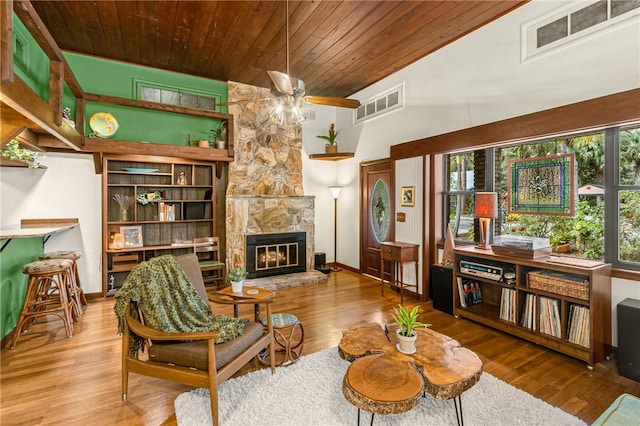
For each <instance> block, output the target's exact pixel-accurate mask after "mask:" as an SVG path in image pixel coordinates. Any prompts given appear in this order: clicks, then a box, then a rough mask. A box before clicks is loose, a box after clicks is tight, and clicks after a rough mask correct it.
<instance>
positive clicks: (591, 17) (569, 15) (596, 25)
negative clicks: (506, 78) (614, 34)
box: [522, 0, 640, 62]
mask: <svg viewBox="0 0 640 426" xmlns="http://www.w3.org/2000/svg"><path fill="white" fill-rule="evenodd" d="M638 15H640V0H598V1H592V2H589V3H585V2H584V1H576V2H572V3H571V4H570V5H568V6H564V7H563V8H561V9H557V10H555V11H553V12H551V13H549V14H547V15H545V16H543V17H541V18H539V19H536V20H535V21H533V22H530V23H529V24H526V25H524V26H523V27H522V32H523V34H522V40H523V46H522V53H523V54H522V60H523V62H524V61H525V60H527V59H529V58H531V57H534V56H536V55H538V54H540V53H544V52H548V51H551V50H554V49H556V48H558V47H560V46H564V45H567V44H569V43H571V42H573V41H575V40H577V39H579V38H581V37H584V36H587V35H590V34H593V33H595V32H597V31H601V30H604V29H606V28H610V27H611V26H612V25H614V24H616V23H619V22H622V21H624V20H627V19H630V18H632V17H634V16H638Z"/></svg>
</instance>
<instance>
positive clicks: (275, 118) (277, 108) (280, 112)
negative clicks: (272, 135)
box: [269, 102, 285, 126]
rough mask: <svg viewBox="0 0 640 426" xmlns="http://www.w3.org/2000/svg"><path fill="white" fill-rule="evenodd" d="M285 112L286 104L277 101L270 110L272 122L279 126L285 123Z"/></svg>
mask: <svg viewBox="0 0 640 426" xmlns="http://www.w3.org/2000/svg"><path fill="white" fill-rule="evenodd" d="M284 112H285V111H284V105H282V102H277V103H276V104H275V105H274V106H273V107H272V108H271V111H270V112H269V118H270V119H271V122H272V123H274V124H277V125H278V126H282V125H283V124H284Z"/></svg>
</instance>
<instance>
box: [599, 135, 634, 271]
mask: <svg viewBox="0 0 640 426" xmlns="http://www.w3.org/2000/svg"><path fill="white" fill-rule="evenodd" d="M612 133H613V134H612V139H613V143H612V147H613V151H614V155H615V159H616V160H617V161H616V162H615V163H614V162H612V163H613V164H612V169H614V170H618V171H619V173H614V174H613V175H614V182H613V184H612V186H613V188H614V189H613V191H612V192H613V196H614V197H613V199H614V200H615V201H614V202H616V203H617V207H618V208H617V209H616V210H612V212H611V215H612V216H613V220H612V223H615V224H616V225H615V226H614V225H612V227H613V228H615V229H614V230H613V231H612V232H611V234H612V235H613V236H614V237H617V241H615V242H614V241H613V240H612V241H611V244H612V245H613V246H614V247H617V248H618V250H617V256H616V255H615V253H613V254H612V253H607V261H609V262H614V263H620V265H621V266H624V267H633V266H634V264H635V265H640V127H639V126H633V127H628V128H622V129H620V130H619V132H612ZM616 136H617V138H616ZM616 139H617V140H616ZM616 165H618V167H616Z"/></svg>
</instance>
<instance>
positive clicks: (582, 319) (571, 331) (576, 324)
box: [567, 304, 591, 348]
mask: <svg viewBox="0 0 640 426" xmlns="http://www.w3.org/2000/svg"><path fill="white" fill-rule="evenodd" d="M590 336H591V321H590V318H589V308H588V307H587V306H581V305H573V304H572V305H570V306H569V322H568V327H567V341H569V342H570V343H574V344H576V345H580V346H584V347H585V348H588V347H590V345H591V341H590Z"/></svg>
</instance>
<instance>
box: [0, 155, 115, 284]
mask: <svg viewBox="0 0 640 426" xmlns="http://www.w3.org/2000/svg"><path fill="white" fill-rule="evenodd" d="M42 164H43V165H45V166H47V169H26V168H13V167H2V168H0V189H1V193H0V195H1V201H2V202H1V203H0V226H1V227H3V228H5V227H10V226H18V225H19V224H20V219H50V218H78V220H79V226H77V227H75V228H73V229H71V230H68V231H63V232H61V233H58V234H54V235H52V236H51V237H50V238H49V240H48V241H47V243H46V244H45V251H56V250H77V251H80V252H82V258H81V259H80V260H79V262H78V269H79V273H80V281H81V282H82V287H83V290H84V291H85V293H100V292H102V282H101V273H100V256H101V244H102V228H101V221H102V210H101V205H102V195H101V191H102V189H101V177H100V175H96V173H95V169H94V167H93V157H92V156H91V155H80V154H55V153H47V154H46V157H45V158H44V159H43V160H42Z"/></svg>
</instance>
